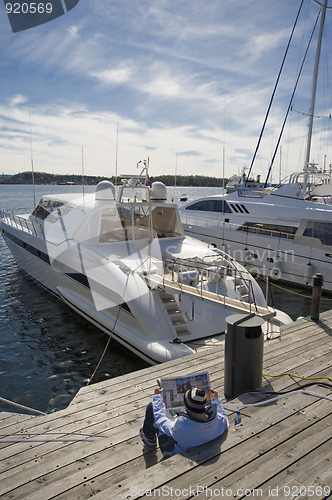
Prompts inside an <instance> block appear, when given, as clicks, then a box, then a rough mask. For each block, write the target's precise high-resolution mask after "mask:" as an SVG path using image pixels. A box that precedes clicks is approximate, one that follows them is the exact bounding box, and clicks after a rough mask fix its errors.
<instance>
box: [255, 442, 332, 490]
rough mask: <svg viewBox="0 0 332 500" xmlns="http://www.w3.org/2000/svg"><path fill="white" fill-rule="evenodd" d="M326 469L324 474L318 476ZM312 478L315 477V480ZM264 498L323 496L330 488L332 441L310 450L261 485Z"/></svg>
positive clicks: (331, 481)
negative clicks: (264, 493)
mask: <svg viewBox="0 0 332 500" xmlns="http://www.w3.org/2000/svg"><path fill="white" fill-rule="evenodd" d="M324 471H326V474H325V476H324V477H323V478H322V477H320V476H321V474H322V472H323V473H324ZM312 478H316V479H315V481H313V480H312ZM262 487H264V491H265V492H266V495H264V498H266V499H271V498H276V497H279V498H283V497H284V496H287V497H288V498H294V497H298V496H299V497H300V498H309V496H310V498H314V499H316V498H319V499H321V498H324V497H325V496H328V494H329V493H328V492H329V490H330V492H331V488H332V442H331V440H328V441H327V442H326V443H324V444H322V445H321V446H319V447H317V448H316V449H314V450H312V451H311V452H310V453H308V454H307V455H305V456H304V457H303V458H302V459H300V460H298V461H297V462H296V463H295V464H293V465H291V466H290V467H287V468H286V469H284V470H283V471H282V472H280V473H279V474H276V475H275V476H274V477H272V478H270V479H269V480H268V481H267V483H265V484H264V485H262Z"/></svg>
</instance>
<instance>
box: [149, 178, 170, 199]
mask: <svg viewBox="0 0 332 500" xmlns="http://www.w3.org/2000/svg"><path fill="white" fill-rule="evenodd" d="M150 189H151V191H150V198H151V200H158V201H166V200H167V189H166V186H165V184H163V183H162V182H159V181H156V182H153V183H152V186H151V188H150Z"/></svg>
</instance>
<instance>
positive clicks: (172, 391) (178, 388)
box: [157, 372, 212, 418]
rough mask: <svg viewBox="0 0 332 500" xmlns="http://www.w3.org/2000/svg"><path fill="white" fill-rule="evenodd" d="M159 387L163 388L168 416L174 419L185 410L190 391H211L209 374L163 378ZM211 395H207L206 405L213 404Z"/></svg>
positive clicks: (160, 379) (159, 381)
mask: <svg viewBox="0 0 332 500" xmlns="http://www.w3.org/2000/svg"><path fill="white" fill-rule="evenodd" d="M157 382H158V385H159V386H160V387H162V388H163V393H162V396H163V400H164V403H165V406H166V414H167V416H168V417H169V418H174V417H175V416H176V415H177V413H178V411H183V410H184V400H183V397H184V394H185V393H186V392H187V391H188V390H189V389H194V388H195V387H197V388H198V389H203V390H205V391H207V390H208V389H210V377H209V374H208V372H201V373H194V374H190V375H179V376H170V377H162V378H159V379H158V381H157ZM211 403H212V401H211V396H210V393H209V392H207V393H206V404H207V405H209V404H211Z"/></svg>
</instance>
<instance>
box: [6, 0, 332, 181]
mask: <svg viewBox="0 0 332 500" xmlns="http://www.w3.org/2000/svg"><path fill="white" fill-rule="evenodd" d="M330 2H331V0H329V4H330ZM300 4H301V0H278V1H277V2H276V1H275V0H205V1H203V0H177V1H175V0H140V1H138V0H80V2H79V3H78V4H77V5H76V7H74V8H73V9H72V10H70V11H69V12H67V13H65V14H64V15H63V16H60V17H58V18H57V19H54V20H53V21H50V22H48V23H46V24H43V25H40V26H37V27H34V28H31V29H27V30H25V31H20V32H17V33H13V32H12V31H11V27H10V24H9V20H8V17H7V15H6V10H5V6H4V3H3V2H1V3H0V40H1V43H2V50H1V54H2V55H1V62H0V78H1V94H0V161H1V167H0V173H5V174H14V173H18V172H23V171H27V170H29V169H30V168H31V163H32V162H31V160H32V161H33V166H34V170H35V171H40V172H50V173H61V174H66V173H67V174H81V173H82V172H83V171H84V173H85V174H87V175H101V176H106V177H107V176H112V175H116V174H119V175H120V174H124V173H127V174H128V173H129V174H132V173H137V166H136V165H137V163H138V162H139V161H141V160H144V159H147V158H149V161H150V171H149V173H150V175H152V176H157V175H160V174H171V175H174V174H175V173H176V174H178V175H207V176H214V177H222V176H223V175H225V176H226V177H230V176H231V175H232V174H237V173H239V172H240V171H241V170H242V168H243V167H244V166H249V165H250V164H251V162H252V158H253V155H254V152H255V149H256V146H257V143H258V138H259V135H260V132H261V129H262V126H263V122H264V119H265V115H266V112H267V109H268V105H269V102H270V99H271V96H272V92H273V89H274V85H275V82H276V79H277V76H278V73H279V69H280V66H281V63H282V60H283V57H284V53H285V50H286V47H287V44H288V41H289V38H290V35H291V31H292V28H293V25H294V22H295V18H296V16H297V13H298V10H299V8H300ZM331 5H332V2H331ZM319 10H320V9H319V7H318V5H316V3H314V2H312V1H311V0H304V2H303V7H302V10H301V13H300V16H299V20H298V23H297V27H296V30H295V32H294V36H293V40H292V43H291V45H290V50H289V54H288V56H287V59H286V62H285V66H284V70H283V73H282V76H281V78H280V82H279V85H278V88H277V91H276V94H275V99H274V102H273V105H272V107H271V112H270V115H269V118H268V120H267V123H266V127H265V131H264V134H263V137H262V140H261V143H260V147H259V150H258V153H257V156H256V159H255V162H254V164H253V170H252V172H253V175H257V174H260V175H262V177H263V178H264V179H265V176H266V174H267V171H268V167H269V165H270V163H271V159H272V157H273V155H274V150H275V147H276V144H277V141H278V137H279V134H280V131H281V127H282V124H283V121H284V119H285V114H286V111H287V108H288V106H289V102H290V98H291V95H292V92H293V89H294V85H295V81H296V78H297V74H298V71H299V68H300V66H301V63H302V58H303V55H304V51H305V49H306V46H307V43H308V40H309V37H310V33H311V31H312V29H313V26H314V23H315V20H316V17H317V14H318V13H319ZM331 29H332V10H329V11H327V14H326V23H325V28H324V37H323V44H322V53H321V62H320V71H319V84H318V94H317V100H316V109H315V115H319V116H320V118H317V119H315V120H314V138H313V143H312V149H311V151H312V154H311V161H313V162H315V163H317V164H319V167H323V166H324V164H326V165H327V166H328V165H329V164H330V163H332V141H331V135H332V134H331V119H328V118H327V117H328V115H329V114H330V113H331V108H332V106H331V101H332V91H331V89H332V85H331V80H330V78H331V69H332V68H331V66H332V59H331V57H330V58H329V57H328V54H327V50H326V49H327V47H328V46H329V45H330V46H332V44H331V42H332V35H331ZM316 32H317V31H316ZM315 43H316V35H315V38H314V41H313V43H312V45H311V46H310V48H309V52H308V57H307V59H306V62H305V65H304V69H303V72H302V76H301V78H300V81H299V85H298V88H297V92H296V94H295V98H294V103H293V110H292V111H291V112H290V114H289V118H288V120H287V123H286V126H285V129H284V133H283V136H282V139H281V142H280V144H281V153H280V148H279V150H278V153H277V155H276V157H275V162H274V167H273V170H272V172H273V178H272V180H274V181H277V180H279V177H281V178H283V177H285V176H286V175H287V174H289V173H291V172H293V171H296V170H299V169H300V170H301V169H302V167H303V165H304V158H305V143H306V135H307V124H308V118H307V116H306V115H305V113H308V112H309V104H310V93H311V82H312V72H313V64H314V51H315Z"/></svg>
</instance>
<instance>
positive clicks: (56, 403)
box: [0, 185, 332, 411]
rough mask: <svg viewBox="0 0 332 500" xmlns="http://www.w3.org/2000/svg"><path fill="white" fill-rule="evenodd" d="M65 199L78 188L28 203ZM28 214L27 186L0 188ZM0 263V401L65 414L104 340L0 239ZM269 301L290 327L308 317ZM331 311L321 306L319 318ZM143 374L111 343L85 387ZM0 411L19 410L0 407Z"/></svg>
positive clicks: (201, 192) (293, 303)
mask: <svg viewBox="0 0 332 500" xmlns="http://www.w3.org/2000/svg"><path fill="white" fill-rule="evenodd" d="M85 190H86V192H91V191H94V188H93V187H86V188H85ZM72 191H76V192H81V187H80V186H71V187H69V186H36V187H35V198H36V201H38V200H39V198H40V197H41V195H43V194H50V193H60V192H72ZM219 191H220V190H219V189H218V188H178V189H177V190H176V191H175V190H174V188H169V197H170V198H172V197H174V200H175V201H176V202H178V200H179V197H180V194H182V193H183V192H185V193H186V194H187V196H188V198H189V200H194V199H195V198H198V197H200V196H205V195H206V194H215V193H217V192H219ZM33 206H34V202H33V190H32V187H31V186H11V185H8V186H5V185H3V186H2V185H0V208H13V209H17V208H27V209H29V210H31V209H32V208H33ZM0 255H1V259H0V396H1V397H3V398H6V399H9V400H11V401H15V402H17V403H19V404H23V405H26V406H29V407H31V408H36V409H38V410H41V411H47V410H52V409H54V408H59V409H61V408H65V407H66V406H68V404H69V403H70V401H71V400H72V399H73V397H74V395H75V394H76V393H77V391H78V390H79V389H80V388H81V387H82V386H84V385H86V383H87V381H88V379H89V378H90V377H91V375H92V373H93V371H94V369H95V367H96V366H97V363H98V361H99V359H100V357H101V355H102V352H103V350H104V347H105V345H106V342H107V340H108V337H107V335H105V334H103V333H102V332H100V331H99V330H98V329H97V328H95V327H94V326H92V325H90V324H89V323H88V322H86V321H85V320H84V319H83V318H81V317H80V316H78V315H76V314H75V313H74V312H73V311H72V310H71V309H70V308H68V307H67V306H66V305H64V304H63V303H61V302H60V301H59V300H57V299H55V298H54V297H53V296H52V295H50V294H47V293H45V291H44V290H43V289H42V288H40V287H39V286H38V285H36V284H35V283H34V282H32V281H31V280H30V279H29V278H27V277H26V276H25V275H24V274H23V273H22V272H21V271H20V269H19V268H18V266H17V265H16V264H15V261H14V259H13V258H12V256H11V253H10V252H9V250H8V248H7V246H6V244H5V242H4V240H3V238H0ZM262 287H263V288H264V287H265V285H264V283H262ZM287 289H288V290H293V291H294V292H297V293H302V292H301V290H297V289H294V288H290V287H288V286H287ZM303 293H304V294H305V295H308V293H306V292H303ZM272 294H273V300H274V304H275V306H276V307H278V308H279V309H282V310H284V311H285V312H287V313H288V314H289V315H290V316H291V317H292V318H293V319H295V318H297V317H298V316H301V315H303V316H306V315H307V314H308V312H309V311H310V303H311V301H310V298H305V297H303V296H301V295H295V294H293V293H290V292H289V291H284V290H281V289H279V288H276V287H272ZM270 303H271V300H270ZM331 305H332V303H331V302H328V301H324V300H323V301H322V307H321V310H322V311H323V310H327V309H330V308H331ZM145 366H147V365H146V363H145V362H144V361H142V360H140V359H139V358H137V357H136V356H134V355H133V354H131V353H130V352H129V351H127V350H126V349H124V348H122V347H121V346H119V345H118V344H117V343H116V342H114V341H112V342H111V343H110V346H109V348H108V351H107V353H106V355H105V357H104V359H103V362H102V364H101V366H100V368H99V370H98V372H97V373H96V375H95V377H94V378H93V383H95V382H99V381H101V380H105V379H107V378H112V377H116V376H119V375H122V374H125V373H129V372H132V371H135V370H139V369H141V368H144V367H145ZM0 411H19V410H16V409H15V408H13V407H11V406H9V405H7V404H6V403H2V402H1V401H0Z"/></svg>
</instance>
